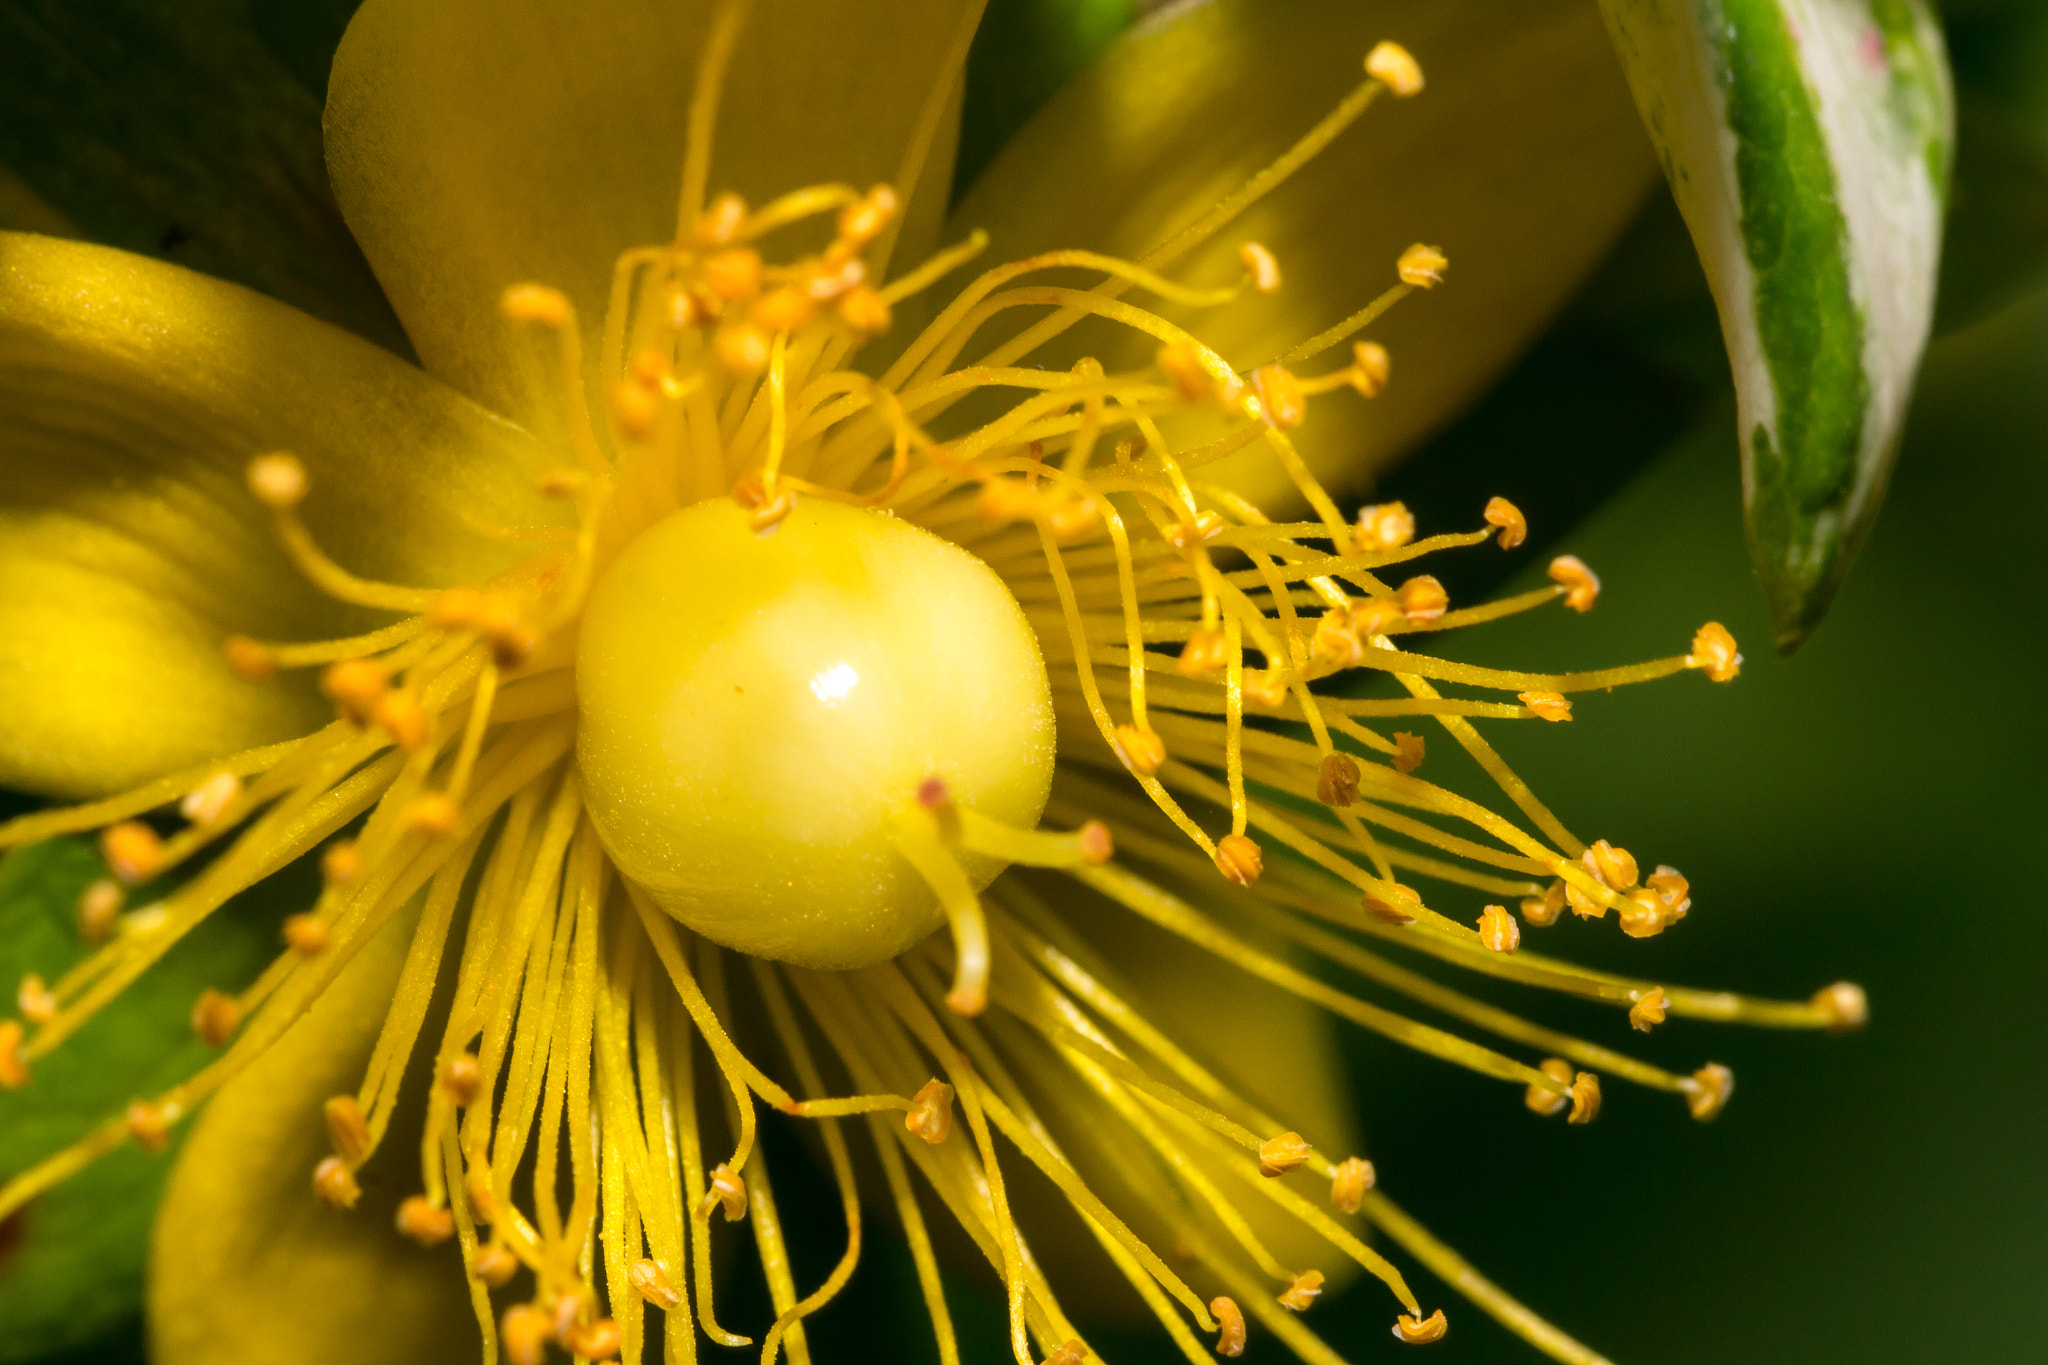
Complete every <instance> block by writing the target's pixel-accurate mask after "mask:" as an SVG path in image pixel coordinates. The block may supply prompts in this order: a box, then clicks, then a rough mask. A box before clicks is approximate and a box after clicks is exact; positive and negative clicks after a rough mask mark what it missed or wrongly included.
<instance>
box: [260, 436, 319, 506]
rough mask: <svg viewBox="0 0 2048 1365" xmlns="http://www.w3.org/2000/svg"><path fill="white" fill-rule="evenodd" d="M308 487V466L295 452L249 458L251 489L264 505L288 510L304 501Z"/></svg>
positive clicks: (280, 452)
mask: <svg viewBox="0 0 2048 1365" xmlns="http://www.w3.org/2000/svg"><path fill="white" fill-rule="evenodd" d="M306 487H307V479H306V467H305V466H304V465H302V464H300V463H299V457H298V456H296V455H287V454H285V453H283V452H282V451H279V452H277V453H276V454H272V455H258V456H257V457H256V458H255V459H253V460H251V461H249V491H250V492H251V493H254V494H255V495H256V501H258V502H260V503H262V504H263V505H264V506H265V507H268V508H271V509H272V510H274V511H278V512H285V511H289V510H291V509H292V508H294V507H297V506H298V505H299V504H300V503H301V502H304V501H305V499H306Z"/></svg>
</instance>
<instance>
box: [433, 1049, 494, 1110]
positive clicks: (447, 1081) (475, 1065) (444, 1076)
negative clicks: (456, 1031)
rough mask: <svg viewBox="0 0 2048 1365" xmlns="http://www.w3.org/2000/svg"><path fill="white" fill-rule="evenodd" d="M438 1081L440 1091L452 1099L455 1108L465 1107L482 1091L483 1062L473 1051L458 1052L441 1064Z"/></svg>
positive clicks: (474, 1100) (472, 1102)
mask: <svg viewBox="0 0 2048 1365" xmlns="http://www.w3.org/2000/svg"><path fill="white" fill-rule="evenodd" d="M440 1082H441V1093H443V1094H444V1095H446V1096H447V1097H448V1098H449V1099H450V1100H452V1101H454V1103H455V1107H456V1108H458V1109H467V1108H469V1106H470V1105H472V1104H475V1103H476V1097H477V1096H478V1095H479V1094H481V1093H482V1092H483V1085H484V1069H483V1064H482V1063H481V1062H479V1061H477V1059H476V1054H475V1053H474V1052H458V1053H456V1054H455V1055H454V1056H453V1057H450V1058H449V1059H448V1060H447V1061H446V1062H445V1063H443V1064H442V1066H441V1076H440Z"/></svg>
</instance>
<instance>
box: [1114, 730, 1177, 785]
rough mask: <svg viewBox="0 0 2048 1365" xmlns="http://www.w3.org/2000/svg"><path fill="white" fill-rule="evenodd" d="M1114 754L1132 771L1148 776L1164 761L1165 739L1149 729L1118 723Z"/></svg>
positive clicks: (1156, 770) (1157, 769)
mask: <svg viewBox="0 0 2048 1365" xmlns="http://www.w3.org/2000/svg"><path fill="white" fill-rule="evenodd" d="M1116 755H1117V757H1118V758H1120V759H1122V760H1123V761H1124V766H1125V767H1127V768H1129V769H1130V770H1131V771H1132V772H1135V773H1142V774H1143V775H1144V776H1146V777H1150V776H1152V774H1154V773H1156V772H1158V771H1159V765H1160V764H1162V763H1164V762H1166V741H1165V740H1163V739H1161V738H1160V737H1159V736H1158V735H1157V734H1155V733H1154V732H1153V731H1151V730H1149V729H1145V730H1140V729H1139V728H1138V727H1137V726H1135V725H1119V726H1117V727H1116Z"/></svg>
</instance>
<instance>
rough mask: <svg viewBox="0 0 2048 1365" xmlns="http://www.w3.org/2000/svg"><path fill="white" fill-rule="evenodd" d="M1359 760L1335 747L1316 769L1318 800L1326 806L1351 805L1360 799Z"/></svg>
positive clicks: (1325, 755) (1324, 756)
mask: <svg viewBox="0 0 2048 1365" xmlns="http://www.w3.org/2000/svg"><path fill="white" fill-rule="evenodd" d="M1358 778H1359V771H1358V761H1357V760H1356V759H1354V758H1352V757H1351V755H1349V754H1340V753H1338V752H1336V751H1335V750H1334V749H1333V750H1331V751H1330V752H1329V753H1327V754H1324V755H1323V762H1322V766H1321V767H1319V768H1317V769H1316V800H1318V801H1320V802H1322V803H1323V804H1324V805H1326V806H1349V805H1351V804H1353V803H1355V802H1356V801H1357V800H1358Z"/></svg>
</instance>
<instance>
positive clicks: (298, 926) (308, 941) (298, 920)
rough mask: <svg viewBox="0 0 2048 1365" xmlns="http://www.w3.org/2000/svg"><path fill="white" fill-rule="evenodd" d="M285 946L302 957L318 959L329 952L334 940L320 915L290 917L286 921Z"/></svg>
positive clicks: (310, 914)
mask: <svg viewBox="0 0 2048 1365" xmlns="http://www.w3.org/2000/svg"><path fill="white" fill-rule="evenodd" d="M283 932H284V941H285V946H286V947H288V948H290V949H291V950H292V951H293V952H295V953H297V954H298V955H299V956H300V957H317V956H319V955H320V954H321V953H324V952H326V951H327V944H328V942H329V941H330V939H331V938H332V935H330V934H329V933H328V932H327V925H326V924H325V923H323V922H322V921H321V919H320V917H319V916H318V915H315V914H312V913H310V912H309V913H306V914H302V915H288V916H286V917H285V921H284V930H283Z"/></svg>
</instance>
